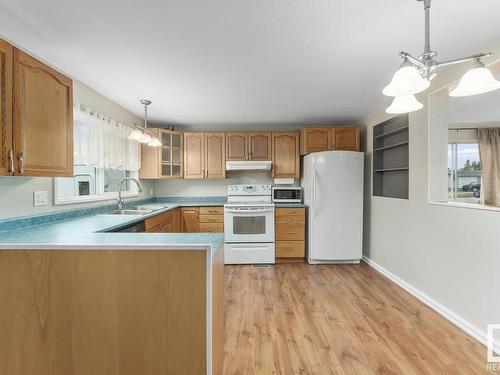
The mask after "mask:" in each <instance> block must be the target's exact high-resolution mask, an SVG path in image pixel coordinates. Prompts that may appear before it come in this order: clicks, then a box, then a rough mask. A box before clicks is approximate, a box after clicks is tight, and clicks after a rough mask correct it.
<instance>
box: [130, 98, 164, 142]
mask: <svg viewBox="0 0 500 375" xmlns="http://www.w3.org/2000/svg"><path fill="white" fill-rule="evenodd" d="M140 102H141V104H142V105H143V106H144V128H142V127H140V126H139V125H136V128H135V129H134V130H132V132H131V133H130V135H129V136H128V139H131V140H134V141H137V142H140V143H144V144H147V145H148V146H150V147H160V146H161V145H162V144H161V142H160V140H159V139H158V138H157V137H155V136H154V135H153V136H152V135H151V134H153V133H152V132H151V131H150V130H148V106H149V105H150V104H151V100H147V99H142V100H141V101H140ZM140 129H142V131H141V130H140ZM150 133H151V134H150Z"/></svg>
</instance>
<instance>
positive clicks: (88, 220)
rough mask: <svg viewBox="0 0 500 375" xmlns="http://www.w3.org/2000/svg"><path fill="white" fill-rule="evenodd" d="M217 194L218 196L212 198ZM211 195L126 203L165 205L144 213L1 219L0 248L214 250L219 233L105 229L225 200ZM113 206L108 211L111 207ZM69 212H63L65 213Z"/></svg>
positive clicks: (222, 239)
mask: <svg viewBox="0 0 500 375" xmlns="http://www.w3.org/2000/svg"><path fill="white" fill-rule="evenodd" d="M214 198H218V199H214ZM214 198H207V199H205V200H204V199H203V198H194V199H188V198H183V199H180V198H177V199H175V198H159V199H155V200H149V201H141V202H128V204H127V206H131V205H132V206H133V205H151V206H162V205H165V206H166V207H164V208H162V209H158V210H155V211H153V212H151V213H148V214H146V215H106V214H104V212H106V210H105V208H102V209H103V210H104V211H102V213H100V214H99V213H97V214H96V213H94V214H92V215H87V216H80V217H77V218H65V216H64V213H55V214H47V215H43V216H47V217H50V216H51V215H52V216H54V215H62V216H61V221H56V222H50V221H49V222H48V223H43V218H41V217H40V216H39V217H34V219H35V220H34V221H33V222H34V223H35V225H33V226H26V225H24V226H21V227H19V226H18V225H16V223H17V222H18V223H21V224H22V223H30V218H21V219H17V220H16V219H11V220H4V221H0V249H26V250H29V249H66V250H71V249H74V250H92V249H105V250H141V249H144V250H152V249H153V250H154V249H156V250H169V249H176V250H178V249H182V248H186V249H198V248H199V249H204V250H208V251H210V253H211V256H212V257H213V256H214V255H216V254H217V251H218V249H219V247H220V245H221V244H222V243H223V241H224V235H223V234H222V233H106V232H110V231H113V230H116V229H119V228H123V227H126V226H129V225H133V224H135V223H138V222H140V221H143V220H145V219H147V218H148V217H152V216H155V215H158V214H160V213H162V212H167V211H169V210H173V209H175V208H177V207H183V206H184V207H193V206H221V205H222V204H224V202H225V200H223V198H222V197H214ZM112 209H113V208H112V206H110V207H109V209H108V211H111V210H112ZM69 215H70V212H66V217H68V216H69Z"/></svg>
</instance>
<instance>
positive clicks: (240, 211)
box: [224, 208, 274, 214]
mask: <svg viewBox="0 0 500 375" xmlns="http://www.w3.org/2000/svg"><path fill="white" fill-rule="evenodd" d="M272 211H274V208H257V209H250V210H245V209H234V208H226V209H225V210H224V212H228V213H231V214H255V213H264V212H272Z"/></svg>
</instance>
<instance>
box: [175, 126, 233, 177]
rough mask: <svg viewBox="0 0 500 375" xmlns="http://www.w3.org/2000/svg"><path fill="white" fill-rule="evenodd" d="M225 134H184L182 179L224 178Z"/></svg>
mask: <svg viewBox="0 0 500 375" xmlns="http://www.w3.org/2000/svg"><path fill="white" fill-rule="evenodd" d="M225 146H226V140H225V133H222V132H220V133H184V178H199V179H201V178H225V177H226V154H225Z"/></svg>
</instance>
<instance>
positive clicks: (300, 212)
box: [276, 208, 306, 217]
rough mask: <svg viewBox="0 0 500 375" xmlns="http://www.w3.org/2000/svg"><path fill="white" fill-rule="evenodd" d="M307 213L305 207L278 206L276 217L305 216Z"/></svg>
mask: <svg viewBox="0 0 500 375" xmlns="http://www.w3.org/2000/svg"><path fill="white" fill-rule="evenodd" d="M305 213H306V209H305V208H277V209H276V217H279V216H304V215H305Z"/></svg>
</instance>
